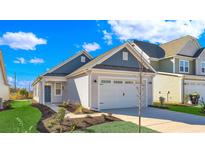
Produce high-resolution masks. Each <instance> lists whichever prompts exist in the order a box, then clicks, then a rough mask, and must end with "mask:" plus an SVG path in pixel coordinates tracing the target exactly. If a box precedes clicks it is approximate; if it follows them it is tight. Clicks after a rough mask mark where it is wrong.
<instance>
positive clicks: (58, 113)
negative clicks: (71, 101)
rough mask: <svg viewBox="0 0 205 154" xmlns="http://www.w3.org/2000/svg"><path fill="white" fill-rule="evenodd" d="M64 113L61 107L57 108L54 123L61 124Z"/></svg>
mask: <svg viewBox="0 0 205 154" xmlns="http://www.w3.org/2000/svg"><path fill="white" fill-rule="evenodd" d="M65 112H66V109H65V108H63V107H59V108H58V112H57V114H56V117H55V119H56V121H57V122H59V123H62V122H63V120H64V118H65Z"/></svg>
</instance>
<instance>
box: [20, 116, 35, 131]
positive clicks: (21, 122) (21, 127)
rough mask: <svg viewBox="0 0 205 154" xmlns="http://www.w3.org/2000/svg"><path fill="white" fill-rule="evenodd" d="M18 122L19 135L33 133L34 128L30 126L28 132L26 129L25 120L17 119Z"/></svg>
mask: <svg viewBox="0 0 205 154" xmlns="http://www.w3.org/2000/svg"><path fill="white" fill-rule="evenodd" d="M16 120H17V122H18V127H17V132H19V133H31V131H32V129H33V126H30V127H29V128H28V130H27V129H26V128H25V127H24V123H23V120H22V119H21V118H19V117H16Z"/></svg>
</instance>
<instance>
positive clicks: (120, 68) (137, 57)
mask: <svg viewBox="0 0 205 154" xmlns="http://www.w3.org/2000/svg"><path fill="white" fill-rule="evenodd" d="M141 53H142V51H141V50H140V48H139V47H137V45H136V44H134V43H131V42H126V43H124V44H122V45H120V46H117V47H115V48H113V49H111V50H109V51H107V52H105V53H103V54H102V55H100V56H98V57H96V58H93V57H92V56H91V55H90V54H89V53H88V52H86V51H81V52H79V53H78V54H76V55H74V56H73V57H71V58H69V59H68V60H66V61H65V62H63V63H61V64H60V65H58V66H56V67H54V68H53V69H51V70H49V71H47V72H46V73H44V74H42V75H41V76H39V77H38V78H37V79H36V80H35V81H34V82H33V89H34V100H36V101H37V102H39V103H42V104H50V103H62V102H63V101H67V100H70V102H72V103H81V104H82V105H83V106H84V107H87V108H90V109H94V110H101V109H111V108H128V107H136V106H137V105H138V102H139V100H138V99H139V89H140V88H139V74H140V73H139V72H140V68H142V70H143V78H142V81H143V85H142V94H143V99H142V101H143V103H142V106H144V107H146V106H148V105H149V104H151V103H152V100H153V98H152V96H153V94H152V79H153V77H154V75H155V70H154V68H153V67H152V66H151V65H150V63H148V61H147V60H146V59H145V58H144V55H143V56H142V55H141Z"/></svg>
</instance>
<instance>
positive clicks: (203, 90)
mask: <svg viewBox="0 0 205 154" xmlns="http://www.w3.org/2000/svg"><path fill="white" fill-rule="evenodd" d="M184 83H185V86H184V92H185V95H188V94H191V93H194V92H197V93H199V95H200V99H201V98H203V99H205V81H193V80H185V82H184Z"/></svg>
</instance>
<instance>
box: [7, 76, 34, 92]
mask: <svg viewBox="0 0 205 154" xmlns="http://www.w3.org/2000/svg"><path fill="white" fill-rule="evenodd" d="M8 81H9V84H10V85H11V87H14V78H13V77H11V76H9V77H8ZM31 84H32V81H30V80H16V87H17V88H26V89H29V88H31Z"/></svg>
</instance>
